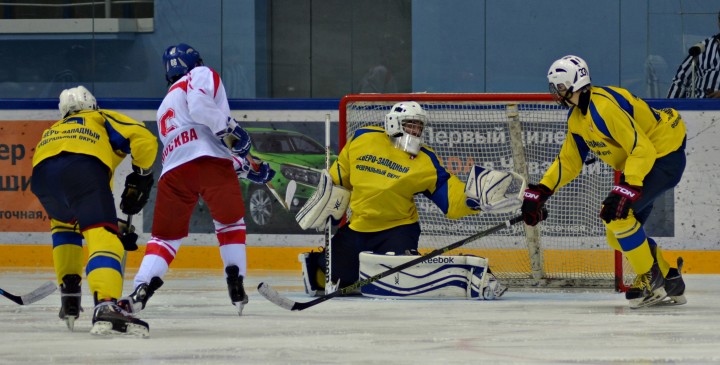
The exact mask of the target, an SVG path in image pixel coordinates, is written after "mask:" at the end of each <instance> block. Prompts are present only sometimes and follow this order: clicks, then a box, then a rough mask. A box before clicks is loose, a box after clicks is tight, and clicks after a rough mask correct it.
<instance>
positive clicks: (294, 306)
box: [258, 213, 547, 311]
mask: <svg viewBox="0 0 720 365" xmlns="http://www.w3.org/2000/svg"><path fill="white" fill-rule="evenodd" d="M544 215H545V216H547V213H545V214H544ZM518 222H522V216H517V217H514V218H512V219H510V220H507V221H505V222H503V223H500V224H498V225H496V226H493V227H490V228H488V229H486V230H484V231H482V232H478V233H475V234H474V235H472V236H469V237H466V238H463V239H462V240H460V241H457V242H455V243H452V244H450V245H447V246H445V247H441V248H438V249H436V250H433V251H431V252H429V253H428V254H426V255H424V256H420V257H418V258H416V259H414V260H410V261H408V262H406V263H404V264H402V265H398V266H396V267H394V268H392V269H389V270H386V271H383V272H381V273H379V274H377V275H373V276H371V277H369V278H367V279H363V280H360V281H357V282H355V283H354V284H351V285H348V286H346V287H344V288H342V289H338V290H336V291H334V292H332V293H330V294H326V295H323V296H321V297H319V298H316V299H313V300H311V301H309V302H304V303H303V302H295V301H292V300H290V299H288V298H286V297H283V296H281V295H280V293H278V292H277V290H275V289H273V288H272V287H271V286H270V285H269V284H265V283H264V282H261V283H260V285H258V292H259V293H260V295H262V296H263V297H265V299H267V300H269V301H270V302H272V303H273V304H275V305H277V306H280V307H282V308H285V309H288V310H291V311H301V310H303V309H307V308H310V307H312V306H315V305H318V304H320V303H322V302H324V301H326V300H329V299H332V298H335V297H337V296H339V295H342V294H349V293H352V292H353V291H355V290H356V289H359V288H360V287H362V286H364V285H367V284H370V283H372V282H375V281H378V280H380V279H382V278H384V277H386V276H389V275H392V274H394V273H396V272H400V271H402V270H404V269H407V268H408V267H411V266H414V265H417V264H419V263H421V262H423V261H426V260H429V259H431V258H433V257H436V256H440V255H442V254H444V253H446V252H448V251H450V250H454V249H456V248H458V247H460V246H463V245H465V244H468V243H470V242H472V241H475V240H477V239H479V238H482V237H485V236H487V235H490V234H492V233H495V232H497V231H499V230H501V229H503V228H509V227H510V226H512V225H513V224H515V223H518Z"/></svg>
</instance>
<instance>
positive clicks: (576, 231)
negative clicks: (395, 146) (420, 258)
mask: <svg viewBox="0 0 720 365" xmlns="http://www.w3.org/2000/svg"><path fill="white" fill-rule="evenodd" d="M400 101H416V102H418V103H420V105H422V107H423V108H424V109H425V110H426V111H427V113H428V117H429V123H428V125H427V126H426V128H425V131H424V135H423V137H424V140H425V143H426V144H427V145H429V146H430V147H432V148H433V149H434V150H435V151H436V152H437V155H438V156H439V158H440V159H441V160H442V161H443V163H444V165H445V167H446V168H447V169H448V171H450V172H451V173H453V174H455V175H457V176H458V177H459V178H460V179H461V180H463V181H465V180H466V178H467V175H468V172H469V171H470V168H471V167H472V166H473V165H481V166H484V167H488V168H493V169H499V170H512V171H515V172H517V173H519V174H520V175H523V176H524V177H525V178H526V180H527V181H528V183H537V182H538V181H539V180H540V178H541V177H542V174H543V173H544V171H545V170H546V169H547V168H548V166H549V165H550V164H551V163H552V161H553V160H554V159H555V156H556V155H557V153H558V152H559V150H560V146H561V145H562V143H563V141H564V139H565V133H566V130H567V128H566V126H567V124H566V116H567V109H565V108H562V107H560V106H558V105H557V104H555V103H554V102H553V101H552V98H551V96H550V95H549V94H359V95H348V96H346V97H344V98H343V99H342V100H341V102H340V107H339V108H340V110H339V115H340V120H339V121H340V132H339V139H340V148H342V146H344V145H345V143H346V141H347V140H349V139H350V138H351V137H352V135H353V134H354V133H355V131H356V130H357V129H358V128H360V127H364V126H368V125H377V126H383V121H384V117H385V114H387V113H388V111H389V110H390V107H391V106H392V105H393V104H394V103H397V102H400ZM595 161H597V163H594V162H595ZM614 178H615V171H613V170H612V169H611V168H610V167H609V166H608V165H606V164H604V163H600V162H599V160H596V159H595V158H594V156H588V158H587V159H586V164H585V165H584V167H583V172H582V174H581V175H580V176H579V177H578V178H577V179H575V180H574V181H573V182H572V183H570V184H569V185H567V186H565V187H563V188H562V189H561V190H560V191H558V192H557V193H556V194H555V195H554V196H553V197H552V198H551V199H550V200H549V201H548V202H547V204H546V206H547V208H548V210H549V212H550V214H549V218H548V219H547V220H546V221H544V222H543V223H541V224H539V225H538V226H536V227H529V226H526V225H524V224H516V225H514V226H512V227H510V228H507V229H504V230H502V231H500V232H498V233H496V234H494V235H492V236H489V237H485V238H482V239H480V240H477V241H475V242H473V243H470V244H468V245H466V246H463V247H461V248H460V249H458V250H456V251H454V252H452V254H461V253H465V254H475V255H479V256H484V257H487V258H488V259H489V262H490V267H491V268H492V270H493V272H494V273H495V275H496V276H498V277H499V278H501V279H502V280H503V282H506V283H508V284H509V285H512V286H516V287H518V286H521V287H581V288H588V287H596V288H614V289H616V290H620V291H622V290H624V289H625V283H627V282H628V281H629V280H631V279H632V278H631V277H630V276H631V275H629V274H628V273H629V271H628V269H627V268H626V269H624V268H623V266H625V265H624V264H623V259H622V256H621V254H620V253H618V252H615V251H614V250H612V249H611V248H609V246H608V245H607V243H606V241H605V227H604V225H603V224H602V222H601V220H600V219H599V218H598V211H599V207H600V204H601V202H602V200H603V199H604V197H605V196H606V194H607V192H608V191H610V188H611V187H612V183H613V181H614ZM416 203H417V207H418V211H419V214H420V223H421V226H422V232H423V233H422V236H421V239H420V250H421V252H422V251H423V250H426V251H427V250H432V249H437V248H440V247H443V246H447V245H449V244H451V243H453V242H456V241H458V240H460V239H462V238H464V237H467V236H470V235H473V234H475V233H477V232H479V231H481V230H484V229H487V228H488V227H490V226H493V225H496V224H499V223H502V222H503V221H505V220H507V219H509V218H511V217H512V216H513V215H515V214H517V213H508V214H501V215H491V214H477V215H473V216H469V217H465V218H463V219H459V220H450V219H447V218H445V216H444V215H443V213H442V212H441V211H440V210H439V209H438V208H437V207H436V206H435V205H434V204H433V203H432V202H431V201H430V200H428V199H427V198H425V197H424V196H422V195H417V196H416ZM624 272H625V273H626V274H624Z"/></svg>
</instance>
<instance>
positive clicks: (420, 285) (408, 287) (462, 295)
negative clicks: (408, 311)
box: [360, 252, 488, 299]
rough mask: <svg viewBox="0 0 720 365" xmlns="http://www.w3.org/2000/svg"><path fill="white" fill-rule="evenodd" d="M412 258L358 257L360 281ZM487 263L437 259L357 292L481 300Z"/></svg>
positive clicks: (390, 296) (480, 259)
mask: <svg viewBox="0 0 720 365" xmlns="http://www.w3.org/2000/svg"><path fill="white" fill-rule="evenodd" d="M418 257H419V256H413V255H400V256H395V255H381V254H374V253H371V252H362V253H360V280H363V279H367V278H369V277H372V276H374V275H377V274H379V273H381V272H383V271H387V270H389V269H391V268H393V267H396V266H398V265H401V264H404V263H406V262H408V261H410V260H414V259H416V258H418ZM487 270H488V260H487V259H486V258H484V257H478V256H465V255H462V256H437V257H433V258H431V259H429V260H427V261H424V262H422V263H419V264H417V265H415V266H412V267H409V268H407V269H405V270H403V271H401V272H398V273H395V274H393V275H390V276H387V277H384V278H382V279H380V280H378V281H375V282H372V283H370V284H367V285H365V286H363V287H362V288H361V292H362V294H363V295H365V296H368V297H373V298H383V299H433V298H434V299H484V298H483V290H484V289H485V287H486V286H487V284H488V275H486V274H487Z"/></svg>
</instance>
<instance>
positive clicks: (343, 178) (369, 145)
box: [330, 127, 478, 232]
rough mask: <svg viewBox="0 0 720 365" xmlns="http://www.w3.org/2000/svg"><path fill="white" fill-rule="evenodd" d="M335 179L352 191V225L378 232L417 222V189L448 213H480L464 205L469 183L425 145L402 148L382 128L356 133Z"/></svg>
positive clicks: (341, 156) (341, 157)
mask: <svg viewBox="0 0 720 365" xmlns="http://www.w3.org/2000/svg"><path fill="white" fill-rule="evenodd" d="M330 175H331V176H332V178H333V183H334V184H336V185H342V186H343V187H345V188H347V189H349V190H351V191H352V195H351V196H350V209H351V211H352V217H351V218H350V228H352V229H353V230H355V231H358V232H378V231H382V230H386V229H389V228H393V227H397V226H400V225H405V224H411V223H415V222H417V221H418V219H419V218H418V212H417V207H416V206H415V200H414V197H415V194H424V195H425V196H426V197H428V198H429V199H430V200H431V201H433V202H434V203H435V205H437V206H438V207H439V208H440V209H441V210H442V211H443V213H445V215H446V216H447V217H448V218H453V219H455V218H460V217H464V216H466V215H469V214H474V213H478V211H475V210H472V209H470V208H468V207H467V205H465V184H464V183H463V182H462V181H460V179H458V178H457V177H456V176H455V175H452V174H450V173H449V172H448V171H447V170H446V169H445V167H444V166H443V164H442V163H441V162H440V159H439V158H438V156H437V155H435V152H434V151H433V150H432V149H431V148H430V147H428V146H425V145H423V146H422V148H421V149H420V152H419V153H418V155H417V156H414V157H413V156H411V155H410V154H408V153H407V152H404V151H402V150H400V149H397V148H395V147H394V146H393V143H392V141H391V140H390V138H389V137H388V135H387V134H386V133H385V130H384V129H383V128H380V127H365V128H361V129H359V130H358V131H357V132H355V135H354V136H353V138H352V140H351V141H350V142H349V143H348V144H347V145H345V147H344V148H343V149H342V151H340V154H339V156H338V159H337V160H336V161H335V163H333V165H332V166H331V168H330Z"/></svg>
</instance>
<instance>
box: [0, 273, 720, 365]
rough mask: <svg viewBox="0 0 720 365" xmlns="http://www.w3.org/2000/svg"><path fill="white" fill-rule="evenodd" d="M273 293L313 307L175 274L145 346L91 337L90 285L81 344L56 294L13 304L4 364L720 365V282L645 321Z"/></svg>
mask: <svg viewBox="0 0 720 365" xmlns="http://www.w3.org/2000/svg"><path fill="white" fill-rule="evenodd" d="M129 276H130V277H132V274H130V275H129ZM52 278H53V274H52V271H49V270H48V271H39V272H38V271H32V272H30V271H24V272H21V271H8V270H7V269H6V270H4V271H0V288H2V289H4V290H7V291H8V292H11V293H13V294H15V295H20V294H25V293H27V292H29V291H31V290H33V289H35V288H37V287H39V286H40V285H42V284H43V283H44V282H45V281H47V280H51V279H52ZM129 280H131V279H128V280H126V283H125V290H126V291H128V290H131V286H132V285H131V283H130V282H129ZM261 281H265V282H268V283H270V284H271V285H272V286H273V287H274V288H276V289H278V291H279V292H280V293H281V294H284V295H287V296H288V297H290V298H291V299H293V300H296V301H308V300H310V298H309V297H307V296H305V294H304V293H303V292H302V288H301V281H300V278H299V273H297V274H296V273H287V272H279V273H278V272H275V273H273V272H251V273H250V275H249V277H248V279H247V280H246V288H248V289H249V290H248V291H249V295H250V303H249V304H248V305H247V306H246V307H245V312H244V314H243V316H242V317H238V316H237V313H236V311H235V309H234V307H232V306H231V305H230V302H229V298H228V294H227V289H226V286H225V281H224V279H223V277H222V272H221V271H220V270H218V271H217V272H215V271H202V272H199V271H177V270H174V271H171V272H170V273H169V274H168V276H167V277H166V280H165V285H164V286H163V287H162V288H161V289H160V290H159V291H158V292H157V293H156V294H155V296H154V297H153V298H152V299H151V300H150V302H149V305H148V308H146V310H145V311H143V312H142V313H141V314H140V317H141V318H142V319H144V320H146V321H147V322H149V323H150V338H148V339H140V338H133V337H121V336H114V337H96V336H92V335H90V334H89V332H88V331H89V330H90V325H91V324H90V320H91V316H92V314H91V313H92V305H91V304H92V298H91V296H90V293H89V290H88V288H87V285H86V283H85V282H83V298H82V300H83V304H84V307H85V312H83V313H82V314H81V316H80V318H79V319H78V321H77V322H76V323H75V332H69V331H68V330H67V328H66V327H65V324H64V322H62V321H61V320H60V319H58V317H57V312H58V309H59V303H60V294H59V292H57V291H56V292H55V293H53V294H52V295H50V296H49V297H47V298H45V299H43V300H41V301H39V302H36V303H33V304H30V305H24V306H21V305H17V304H15V303H13V302H11V301H9V300H7V299H6V298H4V297H0V364H136V365H140V364H234V365H236V364H413V365H415V364H443V365H447V364H720V276H717V275H688V276H687V277H686V283H687V285H688V290H687V292H686V297H687V298H688V304H686V305H683V306H677V307H655V308H646V309H637V310H631V309H629V308H628V307H627V303H626V301H625V299H624V296H623V295H621V294H616V293H614V292H611V291H604V292H603V291H574V292H573V291H543V292H537V291H535V292H532V291H519V290H515V291H513V290H512V289H511V290H510V291H509V292H508V293H507V294H506V295H505V296H504V297H503V298H502V299H501V300H497V301H487V302H483V301H466V300H442V301H441V300H404V301H391V300H373V299H369V298H362V297H356V298H336V299H332V300H329V301H326V302H324V303H321V304H319V305H317V306H314V307H311V308H309V309H306V310H304V311H301V312H291V311H288V310H285V309H282V308H280V307H277V306H275V305H274V304H272V303H270V302H268V301H266V300H265V299H264V298H263V297H261V296H260V295H259V294H258V293H257V290H256V289H255V288H256V287H257V284H258V283H259V282H261Z"/></svg>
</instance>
